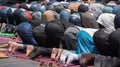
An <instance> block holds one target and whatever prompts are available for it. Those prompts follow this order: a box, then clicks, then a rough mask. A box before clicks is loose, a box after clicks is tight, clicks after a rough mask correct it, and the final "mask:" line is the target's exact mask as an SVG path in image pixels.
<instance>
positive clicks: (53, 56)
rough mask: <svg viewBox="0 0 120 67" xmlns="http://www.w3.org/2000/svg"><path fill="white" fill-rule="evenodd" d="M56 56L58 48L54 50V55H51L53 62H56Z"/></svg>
mask: <svg viewBox="0 0 120 67" xmlns="http://www.w3.org/2000/svg"><path fill="white" fill-rule="evenodd" d="M56 54H57V49H56V48H53V49H52V54H51V59H52V60H55V57H56Z"/></svg>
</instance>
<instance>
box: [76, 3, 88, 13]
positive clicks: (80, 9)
mask: <svg viewBox="0 0 120 67" xmlns="http://www.w3.org/2000/svg"><path fill="white" fill-rule="evenodd" d="M88 10H89V8H88V6H86V5H84V4H81V5H79V7H78V12H83V13H84V12H87V11H88Z"/></svg>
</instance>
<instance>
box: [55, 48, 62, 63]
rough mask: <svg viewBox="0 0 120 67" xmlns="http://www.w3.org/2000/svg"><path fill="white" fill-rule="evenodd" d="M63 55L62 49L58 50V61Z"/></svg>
mask: <svg viewBox="0 0 120 67" xmlns="http://www.w3.org/2000/svg"><path fill="white" fill-rule="evenodd" d="M61 53H62V49H58V54H57V56H56V58H55V60H56V61H58V60H59V58H60V56H61Z"/></svg>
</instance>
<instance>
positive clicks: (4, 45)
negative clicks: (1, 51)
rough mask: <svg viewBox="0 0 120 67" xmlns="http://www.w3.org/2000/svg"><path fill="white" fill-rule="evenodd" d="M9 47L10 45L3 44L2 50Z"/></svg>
mask: <svg viewBox="0 0 120 67" xmlns="http://www.w3.org/2000/svg"><path fill="white" fill-rule="evenodd" d="M7 47H9V46H8V44H1V45H0V48H7Z"/></svg>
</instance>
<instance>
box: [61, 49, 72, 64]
mask: <svg viewBox="0 0 120 67" xmlns="http://www.w3.org/2000/svg"><path fill="white" fill-rule="evenodd" d="M70 53H71V52H69V51H67V50H63V52H62V54H61V56H60V61H61V62H62V63H65V61H66V59H67V57H68V55H69V54H70Z"/></svg>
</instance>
